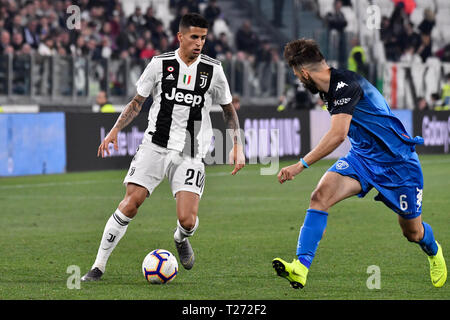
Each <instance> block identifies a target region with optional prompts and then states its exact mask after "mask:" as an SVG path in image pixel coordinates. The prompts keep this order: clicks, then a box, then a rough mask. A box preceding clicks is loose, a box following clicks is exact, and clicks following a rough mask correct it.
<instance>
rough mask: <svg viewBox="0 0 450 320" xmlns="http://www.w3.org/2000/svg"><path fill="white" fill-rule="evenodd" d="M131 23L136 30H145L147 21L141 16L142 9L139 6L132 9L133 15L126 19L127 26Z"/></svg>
mask: <svg viewBox="0 0 450 320" xmlns="http://www.w3.org/2000/svg"><path fill="white" fill-rule="evenodd" d="M130 23H133V24H134V25H135V26H136V29H137V30H139V31H141V30H142V29H143V28H145V26H146V24H147V20H146V19H145V17H144V15H143V14H142V9H141V7H140V6H136V8H135V9H134V13H133V14H132V15H131V16H130V17H129V18H128V24H130Z"/></svg>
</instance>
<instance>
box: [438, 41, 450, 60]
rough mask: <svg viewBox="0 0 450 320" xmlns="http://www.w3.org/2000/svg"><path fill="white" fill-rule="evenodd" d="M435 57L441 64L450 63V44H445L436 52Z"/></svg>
mask: <svg viewBox="0 0 450 320" xmlns="http://www.w3.org/2000/svg"><path fill="white" fill-rule="evenodd" d="M436 56H437V57H439V59H441V60H442V62H450V43H448V44H446V45H445V46H444V47H443V48H442V49H440V50H438V51H437V52H436Z"/></svg>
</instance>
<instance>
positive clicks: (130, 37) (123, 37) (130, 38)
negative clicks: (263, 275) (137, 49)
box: [117, 22, 138, 51]
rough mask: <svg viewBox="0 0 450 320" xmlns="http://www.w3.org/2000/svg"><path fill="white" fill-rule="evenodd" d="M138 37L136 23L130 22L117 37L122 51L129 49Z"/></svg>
mask: <svg viewBox="0 0 450 320" xmlns="http://www.w3.org/2000/svg"><path fill="white" fill-rule="evenodd" d="M137 38H138V33H137V31H136V25H135V24H134V22H128V25H127V28H126V30H124V31H122V32H121V33H120V35H119V37H118V38H117V47H118V49H119V50H120V51H123V50H127V49H129V48H130V47H131V46H133V44H134V43H136V40H137Z"/></svg>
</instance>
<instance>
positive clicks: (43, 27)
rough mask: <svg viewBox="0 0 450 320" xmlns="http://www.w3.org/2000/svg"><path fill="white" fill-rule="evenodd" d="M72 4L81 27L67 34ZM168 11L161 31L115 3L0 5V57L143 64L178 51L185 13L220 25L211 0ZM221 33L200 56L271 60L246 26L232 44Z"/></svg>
mask: <svg viewBox="0 0 450 320" xmlns="http://www.w3.org/2000/svg"><path fill="white" fill-rule="evenodd" d="M73 4H75V5H77V6H79V8H80V11H81V26H80V28H76V29H73V30H68V28H67V21H68V18H69V16H70V14H69V13H67V12H66V10H67V8H68V7H69V6H71V5H73ZM201 4H204V5H203V6H201ZM170 9H171V11H172V12H173V13H174V19H173V20H172V21H171V22H170V27H169V28H165V27H164V23H163V21H161V20H160V19H158V18H156V14H155V11H154V8H152V7H151V6H149V7H148V8H147V9H146V10H145V12H144V11H143V10H142V9H141V7H139V6H136V8H135V11H134V12H133V13H132V14H131V15H129V16H127V15H126V14H125V13H124V9H123V4H122V2H121V1H119V0H79V1H72V0H55V1H49V0H22V1H20V0H19V1H16V0H0V35H1V36H0V55H1V54H21V53H24V54H29V53H38V54H40V55H42V56H51V55H60V56H67V55H73V56H89V57H91V58H92V59H94V60H95V59H99V58H124V57H134V58H141V59H149V58H151V57H153V56H154V55H158V54H161V53H164V52H166V51H170V50H173V49H175V48H177V47H178V43H177V38H176V36H175V35H176V33H177V31H178V23H179V21H180V18H181V16H182V15H184V14H185V13H186V12H197V13H202V14H203V15H204V16H205V18H206V19H207V20H208V21H209V22H210V25H211V26H213V25H214V22H215V21H216V20H217V19H218V18H221V19H223V16H222V13H221V9H220V6H219V5H218V3H217V1H216V0H209V1H208V2H206V1H205V0H203V1H202V0H172V1H170ZM223 20H225V21H226V19H223ZM225 31H227V32H225ZM225 31H224V32H221V33H220V34H218V35H215V34H214V33H213V32H210V33H209V35H208V41H207V43H206V46H205V49H204V53H205V54H208V55H210V56H211V57H213V58H217V57H219V58H220V57H225V56H229V55H230V54H234V53H239V57H243V58H249V59H253V60H255V59H254V57H256V56H257V55H258V56H257V58H258V59H256V61H265V60H266V59H269V58H270V56H271V55H273V54H274V51H273V50H272V49H273V48H268V46H267V43H266V42H264V41H260V39H259V38H258V36H257V34H256V33H255V32H254V31H253V30H252V26H251V24H250V23H249V22H248V21H246V22H245V23H244V24H243V25H242V27H241V28H240V29H239V31H238V32H237V33H236V35H235V38H236V40H235V41H234V39H233V35H232V36H231V37H230V32H229V30H225ZM260 49H261V50H260Z"/></svg>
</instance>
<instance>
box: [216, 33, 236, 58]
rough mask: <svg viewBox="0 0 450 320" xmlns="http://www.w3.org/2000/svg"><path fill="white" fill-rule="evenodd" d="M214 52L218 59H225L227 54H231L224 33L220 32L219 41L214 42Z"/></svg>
mask: <svg viewBox="0 0 450 320" xmlns="http://www.w3.org/2000/svg"><path fill="white" fill-rule="evenodd" d="M216 51H217V57H218V58H219V59H225V56H226V55H227V53H231V52H232V49H231V46H230V42H229V41H228V38H227V34H226V33H225V32H222V33H221V34H220V35H219V39H217V40H216Z"/></svg>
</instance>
